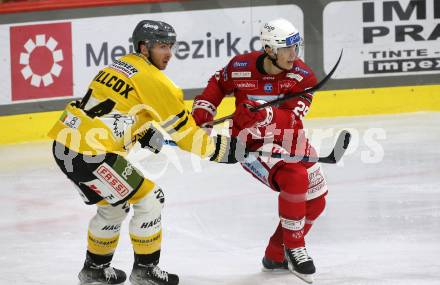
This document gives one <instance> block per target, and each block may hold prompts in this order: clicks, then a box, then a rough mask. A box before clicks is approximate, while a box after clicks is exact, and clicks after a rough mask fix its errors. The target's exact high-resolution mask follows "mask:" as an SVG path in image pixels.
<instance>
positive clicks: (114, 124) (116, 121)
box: [99, 114, 135, 138]
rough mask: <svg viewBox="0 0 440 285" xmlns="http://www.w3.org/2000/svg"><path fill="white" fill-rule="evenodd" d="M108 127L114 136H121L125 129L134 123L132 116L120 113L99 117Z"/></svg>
mask: <svg viewBox="0 0 440 285" xmlns="http://www.w3.org/2000/svg"><path fill="white" fill-rule="evenodd" d="M99 119H100V120H101V121H102V122H103V123H104V124H105V125H106V126H107V127H109V129H111V130H112V134H113V136H114V137H115V138H122V137H123V136H124V134H125V131H126V130H127V129H128V128H129V127H130V126H131V125H133V124H134V122H135V120H134V118H133V117H132V116H127V115H122V114H109V115H105V116H102V117H100V118H99Z"/></svg>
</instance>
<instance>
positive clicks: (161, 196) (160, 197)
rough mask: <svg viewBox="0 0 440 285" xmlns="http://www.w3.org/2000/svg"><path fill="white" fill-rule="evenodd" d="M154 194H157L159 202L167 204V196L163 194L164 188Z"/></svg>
mask: <svg viewBox="0 0 440 285" xmlns="http://www.w3.org/2000/svg"><path fill="white" fill-rule="evenodd" d="M154 194H156V199H157V200H159V202H160V203H161V204H163V203H165V194H164V193H163V190H162V188H158V189H156V190H154Z"/></svg>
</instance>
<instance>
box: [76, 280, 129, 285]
mask: <svg viewBox="0 0 440 285" xmlns="http://www.w3.org/2000/svg"><path fill="white" fill-rule="evenodd" d="M78 284H79V285H105V284H108V283H102V282H83V281H80V282H79V283H78ZM123 284H125V281H124V282H122V283H115V284H114V285H123Z"/></svg>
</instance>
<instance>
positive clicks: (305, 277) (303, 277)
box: [291, 270, 314, 284]
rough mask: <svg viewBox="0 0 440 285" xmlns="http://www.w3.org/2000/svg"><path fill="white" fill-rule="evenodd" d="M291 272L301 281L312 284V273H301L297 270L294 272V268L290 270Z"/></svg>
mask: <svg viewBox="0 0 440 285" xmlns="http://www.w3.org/2000/svg"><path fill="white" fill-rule="evenodd" d="M291 272H292V273H293V274H295V276H296V277H298V278H299V279H301V280H302V281H304V282H306V283H309V284H312V283H313V281H314V280H313V275H312V274H302V273H299V272H296V271H295V270H291Z"/></svg>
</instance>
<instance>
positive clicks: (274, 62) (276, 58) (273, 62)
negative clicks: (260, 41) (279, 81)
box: [266, 54, 289, 71]
mask: <svg viewBox="0 0 440 285" xmlns="http://www.w3.org/2000/svg"><path fill="white" fill-rule="evenodd" d="M266 55H267V57H268V58H269V59H270V61H271V62H272V64H273V65H275V66H276V67H277V68H279V69H281V70H283V71H289V70H288V69H285V68H282V67H281V66H279V65H278V63H277V60H278V57H277V55H276V54H275V58H273V57H270V56H269V55H268V54H266Z"/></svg>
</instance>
